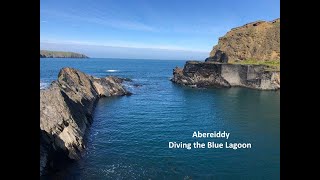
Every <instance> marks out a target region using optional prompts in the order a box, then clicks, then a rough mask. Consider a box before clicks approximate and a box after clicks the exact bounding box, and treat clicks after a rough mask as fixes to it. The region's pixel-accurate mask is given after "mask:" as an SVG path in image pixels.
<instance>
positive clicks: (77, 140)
mask: <svg viewBox="0 0 320 180" xmlns="http://www.w3.org/2000/svg"><path fill="white" fill-rule="evenodd" d="M121 82H122V80H121V79H119V78H117V77H105V78H96V77H93V76H90V75H87V74H84V73H83V72H80V71H78V70H76V69H73V68H63V69H61V70H60V73H59V75H58V80H57V81H54V82H53V83H52V84H51V85H50V87H49V88H47V89H44V90H40V174H43V173H44V172H45V168H46V167H47V166H48V165H49V166H52V164H54V158H53V157H55V156H57V155H58V156H64V157H65V158H68V159H74V160H77V159H79V158H81V154H82V152H83V150H84V149H85V144H84V141H83V137H84V134H85V132H86V130H87V128H88V127H89V125H90V124H91V122H92V113H93V110H94V107H95V104H96V102H97V100H98V99H99V98H100V97H109V96H123V95H130V94H131V93H130V92H128V91H127V90H126V89H125V88H124V87H123V86H122V84H121Z"/></svg>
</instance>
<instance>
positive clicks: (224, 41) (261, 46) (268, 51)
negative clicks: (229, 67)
mask: <svg viewBox="0 0 320 180" xmlns="http://www.w3.org/2000/svg"><path fill="white" fill-rule="evenodd" d="M245 60H255V61H276V60H280V18H279V19H276V20H273V21H270V22H268V21H256V22H252V23H248V24H245V25H244V26H241V27H237V28H233V29H231V31H229V32H227V34H226V35H225V36H223V37H221V38H219V41H218V44H217V45H216V46H214V47H213V49H212V51H211V52H210V56H209V58H207V59H206V61H216V62H224V63H227V62H229V63H233V62H237V61H240V62H241V61H245Z"/></svg>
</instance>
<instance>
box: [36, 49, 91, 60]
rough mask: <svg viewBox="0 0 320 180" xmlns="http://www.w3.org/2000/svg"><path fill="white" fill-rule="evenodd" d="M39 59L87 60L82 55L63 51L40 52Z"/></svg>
mask: <svg viewBox="0 0 320 180" xmlns="http://www.w3.org/2000/svg"><path fill="white" fill-rule="evenodd" d="M40 58H89V57H88V56H86V55H84V54H79V53H74V52H64V51H47V50H40Z"/></svg>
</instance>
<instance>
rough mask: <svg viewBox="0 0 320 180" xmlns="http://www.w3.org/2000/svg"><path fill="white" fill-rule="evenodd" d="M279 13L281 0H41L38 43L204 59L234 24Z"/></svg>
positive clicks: (98, 52)
mask: <svg viewBox="0 0 320 180" xmlns="http://www.w3.org/2000/svg"><path fill="white" fill-rule="evenodd" d="M279 17H280V0H241V1H239V0H41V1H40V48H41V49H47V50H62V51H76V52H80V53H85V54H86V55H88V56H90V57H111V58H112V57H116V58H144V59H183V60H188V59H198V60H203V59H205V58H206V57H207V56H208V55H209V52H210V51H211V49H212V47H213V46H214V45H216V44H217V42H218V38H219V37H221V36H223V35H224V34H225V33H226V32H227V31H229V30H230V29H231V28H234V27H237V26H241V25H243V24H246V23H249V22H252V21H256V20H273V19H276V18H279Z"/></svg>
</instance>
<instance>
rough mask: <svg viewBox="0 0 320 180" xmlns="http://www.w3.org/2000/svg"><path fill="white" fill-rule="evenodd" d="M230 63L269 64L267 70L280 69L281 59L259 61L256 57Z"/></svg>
mask: <svg viewBox="0 0 320 180" xmlns="http://www.w3.org/2000/svg"><path fill="white" fill-rule="evenodd" d="M230 64H247V65H249V64H252V65H265V66H268V68H267V69H266V70H270V71H280V60H265V61H258V60H254V59H247V60H243V61H236V62H231V63H230Z"/></svg>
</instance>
